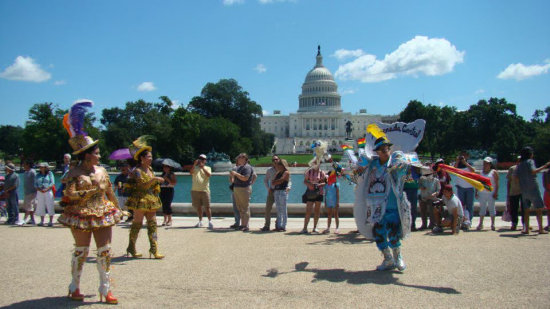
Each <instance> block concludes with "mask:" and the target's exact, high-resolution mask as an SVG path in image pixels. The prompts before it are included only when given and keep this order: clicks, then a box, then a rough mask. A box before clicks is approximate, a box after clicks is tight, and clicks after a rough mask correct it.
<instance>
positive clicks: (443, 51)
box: [335, 36, 464, 83]
mask: <svg viewBox="0 0 550 309" xmlns="http://www.w3.org/2000/svg"><path fill="white" fill-rule="evenodd" d="M356 51H357V50H356ZM356 51H354V52H355V53H357V52H356ZM335 54H336V53H335ZM344 54H346V56H348V55H350V53H344ZM463 61H464V51H458V50H457V49H456V47H455V46H454V45H452V44H451V43H450V42H449V41H447V40H446V39H438V38H433V39H430V38H428V37H426V36H416V37H415V38H414V39H412V40H410V41H408V42H405V43H403V44H401V45H400V46H399V47H398V48H397V49H396V50H395V51H393V52H392V53H390V54H387V55H386V56H384V59H383V60H378V59H376V56H374V55H369V54H363V55H361V56H358V57H357V58H356V59H355V60H353V61H351V62H348V63H345V64H343V65H340V66H339V67H338V70H337V71H336V73H335V75H336V77H337V78H340V79H342V80H359V81H362V82H364V83H373V82H380V81H384V80H388V79H393V78H397V77H399V76H401V75H412V76H418V75H420V74H424V75H428V76H436V75H443V74H447V73H449V72H452V70H453V68H454V66H455V65H456V64H458V63H462V62H463Z"/></svg>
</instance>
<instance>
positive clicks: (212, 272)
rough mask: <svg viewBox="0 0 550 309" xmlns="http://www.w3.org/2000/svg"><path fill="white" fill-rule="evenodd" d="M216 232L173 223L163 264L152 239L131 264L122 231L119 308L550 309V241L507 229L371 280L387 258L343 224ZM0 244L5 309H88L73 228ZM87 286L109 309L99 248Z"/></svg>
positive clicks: (10, 237)
mask: <svg viewBox="0 0 550 309" xmlns="http://www.w3.org/2000/svg"><path fill="white" fill-rule="evenodd" d="M56 217H57V216H56ZM157 220H158V221H159V222H161V220H162V217H158V218H157ZM325 220H326V219H321V221H320V227H321V228H324V227H325V224H326V221H325ZM476 220H477V218H476V219H474V225H476V224H477V221H476ZM531 220H532V222H536V220H535V218H534V217H532V218H531ZM213 221H214V226H215V229H214V230H208V229H207V228H192V226H194V224H195V223H196V222H197V220H196V217H175V218H174V225H173V226H171V227H163V228H159V230H158V237H159V245H160V251H161V253H163V254H165V255H166V258H165V259H163V260H154V259H148V258H146V257H147V256H148V255H147V251H148V249H149V244H148V240H147V232H146V229H145V228H144V229H142V230H141V232H140V235H139V239H138V242H137V250H138V251H139V252H141V253H143V254H144V258H139V259H132V258H129V257H126V256H125V255H124V252H125V249H126V246H127V244H128V230H129V229H128V227H129V225H128V224H121V225H118V226H117V227H115V228H114V229H113V244H112V247H113V259H112V262H113V267H112V275H113V285H114V288H113V293H114V295H115V296H116V297H117V298H118V299H119V302H120V304H119V306H118V308H152V307H155V308H243V307H246V308H250V307H253V308H274V307H278V308H315V307H318V308H321V307H323V308H325V307H326V308H365V307H376V308H379V307H382V308H390V307H391V308H396V307H397V308H433V307H442V308H445V307H448V308H457V307H485V308H496V307H510V308H512V307H529V308H548V304H549V303H550V286H549V285H548V278H549V276H550V268H549V267H548V261H549V260H550V236H549V235H538V234H536V233H532V234H531V235H529V236H523V235H520V234H519V231H514V232H512V231H510V230H509V228H508V223H505V222H502V221H497V230H496V231H491V230H490V229H488V228H486V229H485V230H484V231H479V232H478V231H471V232H467V233H460V234H459V235H457V236H451V235H450V234H448V233H446V234H443V235H433V234H431V233H429V232H428V231H421V232H415V233H412V235H411V236H410V237H409V238H408V239H407V240H405V241H404V242H403V256H404V259H405V262H406V263H407V266H408V268H407V269H406V270H405V271H404V272H403V273H400V272H397V271H390V272H377V271H375V270H374V269H375V267H376V265H378V264H379V263H380V261H381V256H380V253H379V251H378V250H377V249H376V246H375V245H374V244H373V243H372V242H370V241H367V240H365V239H364V237H362V236H361V235H360V234H357V233H351V231H353V230H354V229H355V224H354V222H353V219H352V218H345V219H342V221H341V231H342V233H341V234H338V235H336V234H329V235H323V234H307V235H302V234H298V231H299V230H300V229H301V227H302V223H303V219H301V218H290V219H289V222H288V231H287V232H286V233H276V232H269V233H262V232H260V231H259V228H260V227H261V226H262V225H263V219H262V218H253V219H252V220H251V231H250V232H248V233H243V232H240V231H234V230H231V229H228V226H229V225H231V224H232V223H233V221H232V218H229V217H216V218H214V220H213ZM545 223H546V220H545ZM311 227H312V225H311V223H310V229H311ZM0 234H1V235H2V250H0V261H2V265H3V266H4V267H2V268H1V269H2V278H3V282H4V284H3V287H2V289H0V307H3V306H7V307H9V308H73V307H75V306H78V305H81V303H75V302H73V301H70V300H68V299H67V298H66V293H67V286H68V284H69V281H70V273H69V270H70V267H69V262H70V256H71V252H72V244H73V239H72V237H71V234H70V232H69V230H68V229H67V228H64V227H62V226H60V225H58V224H56V225H55V226H54V227H35V226H23V227H18V226H6V225H1V226H0ZM81 281H82V283H81V291H82V293H84V294H85V296H86V297H85V300H84V301H85V304H86V307H87V308H105V306H104V305H101V304H99V303H98V300H99V298H98V294H97V285H98V278H97V271H96V263H95V246H92V250H91V252H90V256H89V257H88V260H87V262H86V264H85V266H84V272H83V275H82V280H81Z"/></svg>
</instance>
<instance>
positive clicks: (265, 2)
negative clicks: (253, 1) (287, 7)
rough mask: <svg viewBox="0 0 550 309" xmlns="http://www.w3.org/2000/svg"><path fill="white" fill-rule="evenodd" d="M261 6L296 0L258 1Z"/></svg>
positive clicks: (294, 0)
mask: <svg viewBox="0 0 550 309" xmlns="http://www.w3.org/2000/svg"><path fill="white" fill-rule="evenodd" d="M258 2H260V3H261V4H270V3H275V2H296V0H258Z"/></svg>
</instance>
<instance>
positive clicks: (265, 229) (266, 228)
mask: <svg viewBox="0 0 550 309" xmlns="http://www.w3.org/2000/svg"><path fill="white" fill-rule="evenodd" d="M260 231H262V232H269V226H267V225H265V226H264V227H262V228H261V229H260Z"/></svg>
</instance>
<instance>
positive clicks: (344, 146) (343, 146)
mask: <svg viewBox="0 0 550 309" xmlns="http://www.w3.org/2000/svg"><path fill="white" fill-rule="evenodd" d="M340 147H342V150H347V149H353V147H351V146H349V145H342V146H340Z"/></svg>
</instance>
